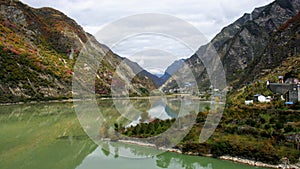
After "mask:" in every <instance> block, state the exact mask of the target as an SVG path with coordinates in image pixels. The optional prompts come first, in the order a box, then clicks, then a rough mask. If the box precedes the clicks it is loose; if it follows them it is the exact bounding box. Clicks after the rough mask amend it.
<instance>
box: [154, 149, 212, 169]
mask: <svg viewBox="0 0 300 169" xmlns="http://www.w3.org/2000/svg"><path fill="white" fill-rule="evenodd" d="M156 158H157V160H156V165H157V166H158V167H160V168H169V166H170V164H171V163H172V164H178V166H181V168H184V169H200V168H201V169H204V168H206V169H211V168H212V166H211V164H210V163H205V162H204V163H203V164H201V163H200V162H199V157H192V156H184V155H180V154H174V153H163V154H160V155H158V156H156ZM176 166H177V165H176Z"/></svg>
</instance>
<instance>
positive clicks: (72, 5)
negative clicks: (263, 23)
mask: <svg viewBox="0 0 300 169" xmlns="http://www.w3.org/2000/svg"><path fill="white" fill-rule="evenodd" d="M22 1H23V2H24V3H27V4H29V5H30V6H34V7H45V6H49V7H53V8H56V9H58V10H60V11H62V12H64V13H65V14H67V15H68V16H70V17H71V18H73V19H75V20H76V21H77V22H78V23H79V24H80V25H82V26H83V28H84V29H85V30H86V31H87V32H90V33H92V34H95V33H96V32H97V31H98V30H99V29H101V27H103V25H105V24H109V23H111V22H113V21H116V20H118V19H120V18H122V17H126V16H130V15H134V14H140V13H163V14H168V15H171V16H176V17H178V18H180V19H183V20H185V21H187V22H189V23H190V24H192V25H193V26H195V27H196V28H197V29H199V30H200V31H201V32H202V33H203V34H204V35H205V36H206V37H207V38H208V39H212V38H213V37H214V36H215V35H216V34H217V33H218V32H219V31H220V30H221V29H222V28H223V27H224V26H227V25H228V24H230V23H232V22H233V21H235V20H236V19H238V18H239V17H241V16H242V15H243V14H244V13H249V12H251V11H252V10H253V9H254V8H255V7H260V6H263V5H266V4H268V3H270V2H272V0H242V1H241V0H222V1H220V0H209V1H201V0H200V1H199V0H189V1H186V0H176V1H174V0H157V1H146V0H128V1H127V0H126V1H124V0H55V1H48V0H39V1H37V0H22ZM140 22H141V24H142V22H143V20H141V21H140ZM131 24H132V23H131ZM137 24H139V23H137ZM162 24H163V23H162ZM173 26H180V25H173ZM128 28H134V25H129V26H128ZM153 29H155V28H153ZM156 29H161V27H157V28H156ZM147 40H148V42H147ZM157 41H158V42H157ZM149 42H150V43H149ZM155 43H156V44H155ZM148 48H154V49H161V48H163V49H164V50H166V51H167V52H170V51H171V52H172V53H174V54H173V55H174V56H175V57H174V58H173V59H171V60H169V59H168V60H164V61H161V60H156V62H157V63H156V64H157V65H159V66H162V65H161V64H160V63H159V62H172V61H174V60H175V59H178V58H182V57H188V56H189V55H190V53H189V51H187V50H184V49H183V48H182V47H180V46H178V44H176V43H171V42H170V41H168V40H164V38H161V39H160V40H157V39H155V38H153V39H147V38H145V37H144V38H139V39H135V40H131V41H128V42H127V43H124V45H123V46H121V47H119V48H118V49H117V50H116V49H115V50H114V51H115V52H116V53H118V54H119V55H121V56H129V58H130V56H132V55H133V54H134V53H135V52H137V51H141V49H142V50H145V49H148ZM178 55H179V56H178ZM130 59H134V58H130ZM146 62H148V63H149V62H150V61H149V59H148V60H147V61H146V60H145V61H144V63H146ZM141 63H142V62H141ZM151 63H152V62H151ZM142 66H146V65H142ZM159 66H158V68H162V69H165V68H166V66H165V67H159ZM156 67H157V66H156Z"/></svg>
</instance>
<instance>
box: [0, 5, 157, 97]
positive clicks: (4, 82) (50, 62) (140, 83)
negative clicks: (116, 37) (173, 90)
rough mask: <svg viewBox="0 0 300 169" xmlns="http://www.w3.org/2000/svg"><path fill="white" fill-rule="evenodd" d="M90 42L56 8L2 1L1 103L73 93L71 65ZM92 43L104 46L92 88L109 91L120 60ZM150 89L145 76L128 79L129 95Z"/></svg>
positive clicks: (78, 27)
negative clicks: (129, 83) (129, 85)
mask: <svg viewBox="0 0 300 169" xmlns="http://www.w3.org/2000/svg"><path fill="white" fill-rule="evenodd" d="M88 40H91V41H95V40H94V37H93V36H91V35H89V34H87V33H86V32H84V30H83V29H82V27H81V26H79V25H78V24H77V23H76V22H75V21H74V20H72V19H70V18H69V17H68V16H66V15H64V14H63V13H61V12H59V11H57V10H55V9H52V8H39V9H34V8H31V7H29V6H27V5H25V4H23V3H22V2H20V1H18V0H2V1H0V69H1V71H0V102H17V101H25V100H41V99H58V98H69V97H72V92H71V91H72V90H71V89H72V87H71V86H72V76H73V67H74V64H75V62H76V59H77V57H78V55H79V53H80V51H81V49H82V47H83V45H84V44H85V43H86V42H87V41H88ZM94 44H95V45H97V47H99V48H100V49H106V50H108V52H107V54H106V55H105V57H104V59H103V60H102V64H101V65H102V66H101V67H100V69H99V70H98V76H97V79H95V82H96V83H95V91H96V93H97V94H100V95H109V94H110V83H111V78H112V75H113V74H114V71H115V68H116V67H117V66H118V64H119V63H121V62H122V60H123V59H124V58H121V57H119V56H117V55H115V54H114V53H113V52H111V51H110V50H109V49H108V48H106V47H105V46H104V45H101V44H99V43H97V42H95V43H94ZM123 68H124V70H126V72H127V75H131V76H133V75H134V73H133V70H132V69H131V68H130V67H129V66H128V65H123ZM151 88H154V85H153V83H152V81H151V79H150V78H148V77H145V76H139V77H135V78H134V79H133V80H132V94H136V95H142V94H146V93H147V90H148V89H151ZM141 89H142V91H141Z"/></svg>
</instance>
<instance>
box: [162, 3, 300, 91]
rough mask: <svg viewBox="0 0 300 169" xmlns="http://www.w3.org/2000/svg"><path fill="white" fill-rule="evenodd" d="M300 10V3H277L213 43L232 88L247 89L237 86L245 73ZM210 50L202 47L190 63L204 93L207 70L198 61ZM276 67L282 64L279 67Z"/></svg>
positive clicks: (247, 16)
mask: <svg viewBox="0 0 300 169" xmlns="http://www.w3.org/2000/svg"><path fill="white" fill-rule="evenodd" d="M299 10H300V0H276V1H274V2H273V3H271V4H269V5H266V6H264V7H260V8H256V9H255V10H254V11H253V12H252V13H251V14H244V15H243V16H242V17H241V18H239V19H238V20H237V21H235V22H234V23H232V24H230V25H229V26H227V27H225V28H224V29H222V31H221V32H220V33H219V34H217V35H216V36H215V37H214V38H213V39H212V41H211V42H210V44H212V45H213V46H214V47H215V49H216V51H217V53H218V55H219V57H220V59H221V61H222V63H223V66H224V69H225V72H226V79H227V82H228V84H229V85H232V84H233V83H234V87H236V88H238V87H240V86H241V85H243V83H237V82H238V81H239V79H240V78H241V77H242V76H243V74H244V72H245V70H246V69H247V68H248V67H249V65H253V63H254V62H255V61H256V60H260V59H259V58H261V56H262V55H263V54H264V52H265V49H266V48H267V46H268V44H269V43H271V42H270V41H271V40H272V38H273V36H274V33H275V32H276V31H277V30H278V29H279V28H280V27H281V26H282V25H283V24H284V23H285V22H286V21H287V20H289V19H290V18H292V17H293V16H295V15H297V13H298V12H299ZM207 46H208V45H204V46H202V47H200V49H199V50H198V52H197V54H198V55H196V54H195V55H193V56H191V57H190V58H189V59H187V60H186V63H187V64H188V65H189V67H190V68H192V70H193V72H194V76H195V78H196V79H197V82H198V85H199V88H200V90H202V89H203V90H205V89H207V88H208V87H209V79H208V75H207V73H206V69H205V66H204V65H203V63H202V61H201V59H199V57H198V56H201V55H203V54H204V52H205V49H206V48H207ZM277 56H278V55H277ZM277 56H276V57H277ZM272 57H275V55H272ZM278 57H281V56H278ZM270 61H271V62H274V64H273V63H272V64H271V63H270V64H269V65H275V63H276V59H270ZM256 64H257V62H256ZM276 65H278V64H277V63H276ZM269 68H273V66H269ZM252 69H253V67H252ZM245 76H247V75H245ZM253 78H254V77H253V76H249V78H248V80H251V79H253ZM167 83H168V82H167Z"/></svg>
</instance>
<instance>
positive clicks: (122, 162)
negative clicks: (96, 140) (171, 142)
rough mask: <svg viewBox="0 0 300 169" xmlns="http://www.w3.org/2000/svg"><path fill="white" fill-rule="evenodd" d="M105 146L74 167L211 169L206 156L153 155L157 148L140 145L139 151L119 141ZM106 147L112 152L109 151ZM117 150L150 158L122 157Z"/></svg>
mask: <svg viewBox="0 0 300 169" xmlns="http://www.w3.org/2000/svg"><path fill="white" fill-rule="evenodd" d="M107 146H109V148H108V147H106V148H102V147H100V146H99V147H98V148H97V149H96V150H95V151H94V152H92V153H91V154H90V155H88V156H87V157H86V158H85V159H84V160H83V162H82V163H81V164H80V165H79V166H78V167H77V168H76V169H99V168H110V169H117V168H120V167H122V168H128V169H140V168H143V169H153V168H157V169H161V168H170V169H183V168H185V169H213V168H212V163H211V162H210V161H209V160H208V158H204V157H189V156H184V155H179V154H175V153H163V154H160V155H153V154H157V153H156V152H155V151H157V150H155V149H151V148H148V150H147V151H145V149H147V148H143V147H140V148H141V149H140V151H137V148H134V149H132V148H131V147H132V145H125V144H119V143H113V144H107ZM107 149H109V150H110V151H112V152H114V153H113V154H112V153H110V152H109V151H107ZM118 151H127V153H129V154H131V155H129V156H135V157H138V156H145V155H148V156H149V157H150V158H146V159H137V158H135V159H131V158H124V157H120V156H118ZM123 153H124V152H123Z"/></svg>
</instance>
